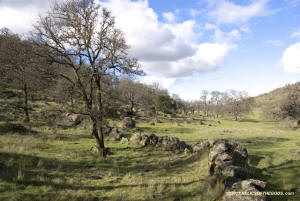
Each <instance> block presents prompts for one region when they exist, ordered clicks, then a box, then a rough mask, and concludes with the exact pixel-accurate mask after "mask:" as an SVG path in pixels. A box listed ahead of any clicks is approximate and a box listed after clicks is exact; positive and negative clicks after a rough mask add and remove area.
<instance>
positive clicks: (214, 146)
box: [192, 140, 270, 201]
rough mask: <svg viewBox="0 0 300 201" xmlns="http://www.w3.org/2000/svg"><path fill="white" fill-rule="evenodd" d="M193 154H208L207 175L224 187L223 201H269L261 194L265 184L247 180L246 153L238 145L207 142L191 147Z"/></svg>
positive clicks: (231, 142)
mask: <svg viewBox="0 0 300 201" xmlns="http://www.w3.org/2000/svg"><path fill="white" fill-rule="evenodd" d="M192 151H193V152H194V153H203V152H204V151H206V152H207V153H208V166H209V173H210V175H212V176H216V177H217V178H218V179H219V182H221V183H222V184H223V186H224V189H225V193H224V196H223V198H222V200H223V201H240V200H245V201H265V200H270V199H269V198H268V197H267V196H266V195H264V194H263V193H261V192H262V191H263V190H264V189H265V187H266V185H267V183H266V182H263V181H259V180H254V179H247V178H248V174H247V167H248V152H247V150H246V149H245V148H243V147H242V146H241V145H240V144H238V143H236V142H234V141H229V140H207V141H204V142H202V143H200V144H196V145H193V146H192Z"/></svg>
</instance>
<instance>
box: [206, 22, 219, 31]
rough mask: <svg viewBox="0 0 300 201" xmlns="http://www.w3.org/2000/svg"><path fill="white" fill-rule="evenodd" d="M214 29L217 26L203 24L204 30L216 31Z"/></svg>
mask: <svg viewBox="0 0 300 201" xmlns="http://www.w3.org/2000/svg"><path fill="white" fill-rule="evenodd" d="M216 28H218V26H217V25H215V24H211V23H208V22H207V23H205V25H204V29H205V30H211V29H216Z"/></svg>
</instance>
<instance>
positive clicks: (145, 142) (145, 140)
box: [140, 134, 150, 147]
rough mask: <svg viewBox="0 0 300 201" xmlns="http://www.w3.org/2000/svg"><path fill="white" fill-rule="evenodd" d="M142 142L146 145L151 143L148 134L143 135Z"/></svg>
mask: <svg viewBox="0 0 300 201" xmlns="http://www.w3.org/2000/svg"><path fill="white" fill-rule="evenodd" d="M140 144H141V145H142V146H144V147H145V146H147V145H149V144H150V139H149V137H148V135H145V134H143V135H141V141H140Z"/></svg>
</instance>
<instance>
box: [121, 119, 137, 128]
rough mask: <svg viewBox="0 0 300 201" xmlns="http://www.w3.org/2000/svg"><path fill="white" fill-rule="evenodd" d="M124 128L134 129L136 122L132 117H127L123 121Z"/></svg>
mask: <svg viewBox="0 0 300 201" xmlns="http://www.w3.org/2000/svg"><path fill="white" fill-rule="evenodd" d="M122 126H123V128H134V127H135V121H134V120H133V119H131V118H130V117H125V118H124V119H123V121H122Z"/></svg>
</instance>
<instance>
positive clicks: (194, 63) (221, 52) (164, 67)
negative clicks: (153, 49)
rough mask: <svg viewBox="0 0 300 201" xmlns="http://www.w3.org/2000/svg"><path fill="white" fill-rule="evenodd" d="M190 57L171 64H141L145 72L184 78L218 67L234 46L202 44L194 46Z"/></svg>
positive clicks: (153, 62) (157, 62)
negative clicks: (194, 49) (193, 52)
mask: <svg viewBox="0 0 300 201" xmlns="http://www.w3.org/2000/svg"><path fill="white" fill-rule="evenodd" d="M195 48H196V53H195V54H194V55H192V56H189V57H186V58H183V59H180V60H177V61H173V62H160V61H152V62H142V65H143V66H144V69H145V70H146V72H155V73H157V74H160V75H164V76H167V77H173V78H175V77H184V76H189V75H192V74H194V73H197V72H206V71H210V70H213V69H215V68H217V67H220V66H221V65H222V63H223V60H224V58H225V57H226V56H227V54H228V52H229V51H230V50H233V49H235V46H234V45H230V44H226V43H224V44H220V43H202V44H199V45H196V46H195Z"/></svg>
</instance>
